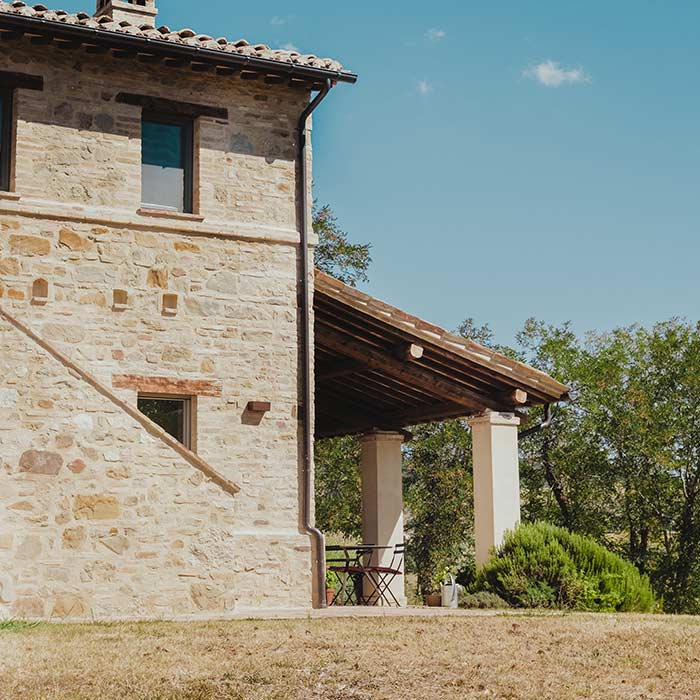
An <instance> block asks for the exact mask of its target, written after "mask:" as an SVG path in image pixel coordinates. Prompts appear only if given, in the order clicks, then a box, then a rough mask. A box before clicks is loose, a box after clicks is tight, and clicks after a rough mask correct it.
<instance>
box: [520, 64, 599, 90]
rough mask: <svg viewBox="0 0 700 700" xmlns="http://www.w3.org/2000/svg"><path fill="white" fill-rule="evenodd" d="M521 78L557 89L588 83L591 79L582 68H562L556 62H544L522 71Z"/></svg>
mask: <svg viewBox="0 0 700 700" xmlns="http://www.w3.org/2000/svg"><path fill="white" fill-rule="evenodd" d="M523 77H525V78H530V79H531V80H537V82H539V83H542V85H545V86H546V87H553V88H558V87H561V86H562V85H577V84H581V83H590V82H591V78H590V76H589V75H588V74H587V73H586V71H584V70H583V68H569V69H566V68H562V66H561V64H560V63H558V62H557V61H544V62H543V63H540V64H539V65H537V66H533V67H532V68H527V69H526V70H524V71H523Z"/></svg>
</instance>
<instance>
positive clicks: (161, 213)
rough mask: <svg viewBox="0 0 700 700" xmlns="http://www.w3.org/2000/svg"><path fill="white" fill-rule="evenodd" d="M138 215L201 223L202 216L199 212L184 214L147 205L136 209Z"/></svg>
mask: <svg viewBox="0 0 700 700" xmlns="http://www.w3.org/2000/svg"><path fill="white" fill-rule="evenodd" d="M136 213H137V214H138V215H139V216H152V217H156V218H158V219H173V220H175V221H196V222H198V223H201V222H202V221H204V217H203V216H200V215H199V214H185V213H183V212H180V211H172V210H170V209H151V208H149V207H141V208H140V209H137V210H136Z"/></svg>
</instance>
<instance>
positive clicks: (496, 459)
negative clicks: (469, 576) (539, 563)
mask: <svg viewBox="0 0 700 700" xmlns="http://www.w3.org/2000/svg"><path fill="white" fill-rule="evenodd" d="M469 425H470V426H471V429H472V452H473V457H474V539H475V546H476V565H477V567H478V566H481V565H483V564H485V563H486V562H487V561H488V559H489V557H490V555H491V549H492V548H493V547H497V546H498V545H500V544H501V543H502V542H503V536H504V535H505V533H506V532H507V531H508V530H512V529H513V528H515V526H516V525H517V524H518V523H519V522H520V472H519V466H518V426H519V425H520V418H517V417H516V416H515V415H513V414H512V413H495V412H492V411H489V412H487V413H485V414H484V415H481V416H477V417H475V418H472V419H471V420H470V421H469Z"/></svg>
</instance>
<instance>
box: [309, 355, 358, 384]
mask: <svg viewBox="0 0 700 700" xmlns="http://www.w3.org/2000/svg"><path fill="white" fill-rule="evenodd" d="M363 369H367V365H366V364H365V363H364V362H360V361H358V360H338V362H336V363H335V365H334V366H332V367H329V368H328V369H326V370H324V371H323V372H319V373H318V374H317V375H316V381H317V382H326V381H328V380H329V379H337V378H338V377H347V376H348V375H349V374H355V373H356V372H361V371H362V370H363Z"/></svg>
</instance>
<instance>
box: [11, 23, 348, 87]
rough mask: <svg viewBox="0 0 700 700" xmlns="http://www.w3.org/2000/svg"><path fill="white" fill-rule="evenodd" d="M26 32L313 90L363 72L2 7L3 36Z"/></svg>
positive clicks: (40, 41)
mask: <svg viewBox="0 0 700 700" xmlns="http://www.w3.org/2000/svg"><path fill="white" fill-rule="evenodd" d="M22 37H28V38H29V39H30V41H31V42H32V43H34V44H37V45H49V44H55V45H56V46H58V47H61V48H64V49H81V48H82V49H85V50H86V51H87V52H88V53H94V54H100V53H106V52H111V53H112V54H113V55H114V56H117V57H119V58H132V59H135V60H138V61H141V62H143V63H158V62H161V61H162V62H164V63H165V64H166V65H171V66H173V67H190V68H191V69H192V70H194V71H196V72H199V73H207V72H211V73H215V74H218V75H223V76H226V75H235V74H239V73H240V75H241V77H242V78H249V79H255V78H257V77H263V78H264V80H265V82H267V83H271V84H279V83H287V84H289V85H290V86H292V87H297V86H298V87H304V88H307V89H312V90H315V89H320V88H321V87H322V86H323V85H324V83H325V81H326V80H328V79H330V80H333V81H335V82H345V83H355V82H356V81H357V75H355V74H354V73H349V72H346V71H343V70H326V69H322V68H315V67H311V66H305V65H300V64H297V63H291V62H290V63H288V62H284V61H275V60H272V59H269V58H260V57H257V56H249V55H241V54H236V53H230V52H226V51H217V50H216V49H210V48H207V47H200V46H191V45H189V44H177V43H174V42H169V41H162V40H159V39H154V38H151V37H144V36H136V35H132V34H127V33H124V34H122V33H119V32H113V31H104V30H100V29H95V28H93V27H87V26H82V25H80V24H66V23H63V22H56V21H52V20H46V19H43V18H41V17H30V16H26V15H21V14H13V13H7V12H2V13H0V40H3V41H6V40H13V39H19V38H22Z"/></svg>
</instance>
